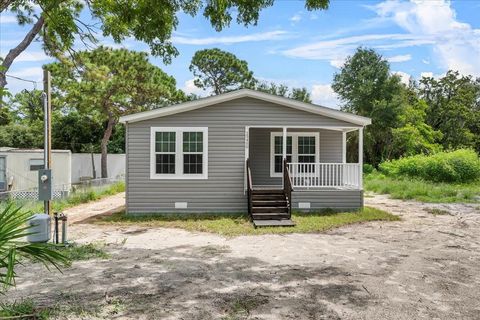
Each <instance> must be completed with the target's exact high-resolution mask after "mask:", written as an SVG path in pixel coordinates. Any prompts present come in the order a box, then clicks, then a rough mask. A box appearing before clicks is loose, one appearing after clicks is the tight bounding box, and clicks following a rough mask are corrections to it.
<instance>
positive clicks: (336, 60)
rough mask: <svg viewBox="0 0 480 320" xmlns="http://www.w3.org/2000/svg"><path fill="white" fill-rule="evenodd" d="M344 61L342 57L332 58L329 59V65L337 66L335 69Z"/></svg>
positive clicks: (341, 65)
mask: <svg viewBox="0 0 480 320" xmlns="http://www.w3.org/2000/svg"><path fill="white" fill-rule="evenodd" d="M344 63H345V60H344V59H333V60H331V61H330V65H331V66H332V67H335V68H337V69H340V68H341V67H343V64H344Z"/></svg>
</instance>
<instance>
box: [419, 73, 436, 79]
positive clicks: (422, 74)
mask: <svg viewBox="0 0 480 320" xmlns="http://www.w3.org/2000/svg"><path fill="white" fill-rule="evenodd" d="M420 77H421V78H433V72H422V73H420Z"/></svg>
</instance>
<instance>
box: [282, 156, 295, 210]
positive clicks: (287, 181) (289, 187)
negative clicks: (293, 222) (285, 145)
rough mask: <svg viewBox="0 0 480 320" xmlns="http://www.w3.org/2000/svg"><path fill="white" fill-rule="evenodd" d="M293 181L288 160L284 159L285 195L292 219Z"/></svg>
mask: <svg viewBox="0 0 480 320" xmlns="http://www.w3.org/2000/svg"><path fill="white" fill-rule="evenodd" d="M292 190H293V187H292V179H291V177H290V171H289V170H288V164H287V159H283V193H284V194H285V197H286V198H287V206H288V215H289V218H291V217H292Z"/></svg>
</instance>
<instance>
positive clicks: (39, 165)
mask: <svg viewBox="0 0 480 320" xmlns="http://www.w3.org/2000/svg"><path fill="white" fill-rule="evenodd" d="M29 166H30V171H38V170H40V169H43V168H45V164H44V162H43V159H30V160H29Z"/></svg>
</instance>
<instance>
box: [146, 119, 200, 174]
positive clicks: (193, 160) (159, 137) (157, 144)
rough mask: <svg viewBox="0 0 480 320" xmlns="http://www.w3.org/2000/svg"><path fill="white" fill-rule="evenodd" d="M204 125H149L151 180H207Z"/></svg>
mask: <svg viewBox="0 0 480 320" xmlns="http://www.w3.org/2000/svg"><path fill="white" fill-rule="evenodd" d="M207 144H208V128H204V127H202V128H196V127H192V128H184V127H174V128H163V127H152V128H151V159H150V161H151V163H150V178H151V179H207V178H208V172H207V171H208V146H207Z"/></svg>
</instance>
